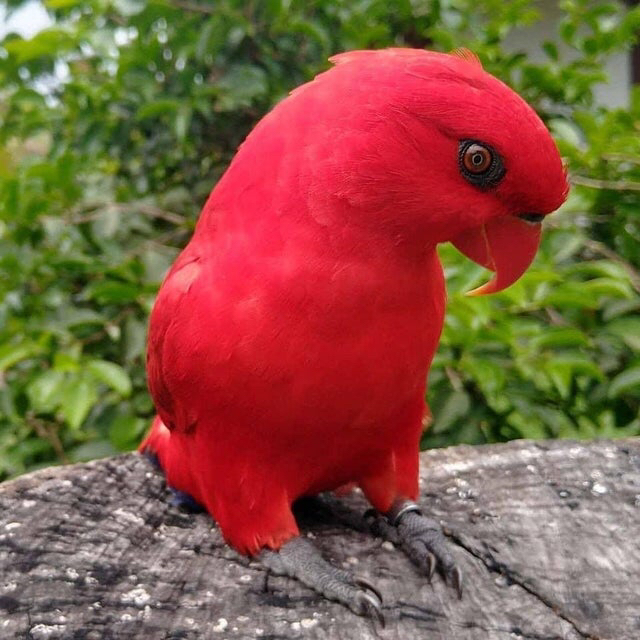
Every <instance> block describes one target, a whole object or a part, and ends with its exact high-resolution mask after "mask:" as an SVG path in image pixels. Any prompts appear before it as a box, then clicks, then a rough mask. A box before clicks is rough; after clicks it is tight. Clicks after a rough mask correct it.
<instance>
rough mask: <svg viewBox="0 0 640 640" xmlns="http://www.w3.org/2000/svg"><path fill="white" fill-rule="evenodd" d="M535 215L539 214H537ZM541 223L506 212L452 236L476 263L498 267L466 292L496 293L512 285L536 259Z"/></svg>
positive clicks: (477, 294) (459, 249) (462, 250)
mask: <svg viewBox="0 0 640 640" xmlns="http://www.w3.org/2000/svg"><path fill="white" fill-rule="evenodd" d="M529 215H530V216H531V214H529ZM532 217H533V218H534V219H537V218H538V216H535V215H534V216H532ZM540 218H541V216H540ZM541 227H542V225H541V224H540V222H539V221H536V222H529V221H527V220H525V219H522V218H520V217H518V216H503V217H500V218H496V219H495V220H492V221H491V222H487V223H486V224H484V225H482V226H481V227H476V228H474V229H470V230H468V231H465V232H463V233H461V234H460V235H458V236H456V237H455V238H453V239H452V240H451V242H452V243H453V245H454V246H455V247H456V249H458V251H461V252H462V253H463V254H464V255H465V256H467V258H470V259H471V260H473V261H474V262H476V263H477V264H479V265H482V266H483V267H486V268H487V269H491V271H495V276H494V277H493V278H492V279H491V280H490V281H489V282H487V283H486V284H483V285H482V286H480V287H478V288H477V289H473V291H469V292H468V293H467V295H468V296H479V295H484V294H485V293H497V292H498V291H502V290H503V289H506V288H507V287H508V286H510V285H512V284H513V283H514V282H515V281H516V280H517V279H518V278H519V277H520V276H521V275H522V274H523V273H524V272H525V271H526V270H527V267H528V266H529V265H530V264H531V262H532V261H533V258H534V257H535V255H536V251H537V250H538V245H539V244H540V230H541Z"/></svg>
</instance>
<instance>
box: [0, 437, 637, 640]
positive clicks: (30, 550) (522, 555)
mask: <svg viewBox="0 0 640 640" xmlns="http://www.w3.org/2000/svg"><path fill="white" fill-rule="evenodd" d="M421 486H422V492H423V493H422V505H423V506H424V510H425V512H426V513H429V514H431V515H433V516H434V517H436V518H437V519H439V520H440V521H441V522H442V523H443V525H444V526H445V530H446V532H447V534H448V536H449V537H450V540H451V544H452V548H453V552H454V554H455V556H456V560H457V562H458V563H459V565H460V567H461V568H462V570H463V573H464V596H463V598H462V600H458V599H457V597H456V596H455V593H454V591H453V589H451V588H450V587H447V586H446V585H445V584H444V583H443V581H442V579H441V578H440V577H439V576H436V577H434V579H433V583H432V584H431V585H430V584H429V583H428V582H427V580H426V579H425V578H424V577H423V576H421V575H419V573H418V572H417V570H416V569H415V568H414V567H413V565H411V564H410V562H409V561H408V559H407V558H406V557H405V556H404V555H403V554H402V553H401V552H400V551H398V550H396V549H394V548H393V546H392V545H391V544H390V543H388V542H385V543H382V542H381V541H380V540H378V539H376V538H374V537H372V536H370V535H368V534H365V533H363V532H361V531H357V530H355V529H353V528H351V527H349V526H346V525H345V524H344V522H343V520H344V518H343V515H340V513H339V512H336V511H329V510H328V509H326V508H324V507H322V506H320V505H318V503H313V502H311V503H308V504H307V505H306V506H305V507H304V508H303V509H302V511H301V512H300V514H299V517H300V521H301V524H302V530H303V532H304V533H306V534H307V535H309V536H312V537H313V538H314V539H315V542H316V543H317V544H318V546H319V547H320V548H321V549H322V551H323V553H324V554H325V556H326V557H327V558H328V559H330V560H331V561H333V562H334V563H336V564H337V565H344V566H345V567H349V568H351V569H353V570H354V571H355V572H357V573H358V574H360V575H362V576H363V577H365V578H366V579H368V580H369V581H371V582H372V583H373V584H375V585H376V586H377V587H378V589H379V590H380V591H381V592H382V594H383V596H384V600H385V608H384V612H385V616H386V618H387V627H386V629H384V630H381V629H380V628H378V627H376V626H375V625H374V624H373V623H372V622H370V621H368V620H366V619H363V618H359V617H357V616H355V615H354V614H353V613H351V612H350V611H349V610H347V609H345V608H344V607H342V606H341V605H338V604H335V603H332V602H328V601H326V600H323V599H322V598H320V597H319V596H317V595H316V594H315V593H314V592H312V591H310V590H309V589H307V588H306V587H304V586H303V585H301V584H299V583H297V582H296V581H293V580H290V579H288V578H282V577H275V576H270V577H268V579H267V575H266V573H265V571H264V570H263V569H262V568H261V567H260V565H258V564H257V563H254V562H250V561H249V560H248V559H246V558H243V557H241V556H239V555H238V554H237V553H235V552H234V551H233V550H231V549H230V548H229V547H228V546H227V545H225V543H224V541H223V540H222V537H221V535H220V532H219V531H218V529H217V528H216V526H215V524H214V523H213V522H212V520H211V519H210V517H209V516H208V515H207V514H205V513H199V514H193V513H186V512H185V511H183V510H181V508H179V507H175V506H172V504H171V503H170V501H169V498H168V493H167V490H166V487H165V483H164V479H163V476H162V474H161V473H160V472H159V471H157V470H156V469H155V468H154V467H153V466H152V464H151V463H150V462H149V461H148V460H147V459H146V458H143V457H141V456H138V455H137V454H127V455H123V456H119V457H116V458H110V459H105V460H98V461H95V462H90V463H88V464H78V465H73V466H67V467H57V468H50V469H45V470H43V471H39V472H36V473H32V474H29V475H26V476H23V477H21V478H18V479H16V480H13V481H11V482H6V483H4V484H2V485H0V570H1V573H0V638H2V639H3V640H5V639H6V640H10V639H14V638H16V639H17V638H20V639H25V638H28V639H34V640H40V639H46V640H57V639H65V640H66V639H69V640H71V639H73V640H85V639H86V640H92V639H96V640H109V639H111V638H113V639H130V638H141V639H142V638H144V639H145V640H148V639H156V638H161V639H167V640H168V639H172V640H177V639H179V638H180V639H185V640H187V639H188V640H191V639H196V638H197V639H201V638H202V639H206V640H209V639H216V638H229V639H236V638H263V639H266V638H269V639H272V640H275V639H277V638H281V639H285V638H287V639H288V638H322V639H330V640H339V639H344V640H347V639H356V638H357V639H358V640H360V639H367V638H382V639H386V638H389V639H391V638H398V639H402V640H410V639H413V638H429V639H430V640H467V639H468V640H507V639H509V640H511V639H513V640H553V639H558V640H560V639H562V640H580V639H586V638H592V639H598V640H637V639H638V638H640V544H639V542H638V532H639V525H640V439H631V440H619V441H598V442H588V443H575V442H569V441H555V442H528V441H519V442H512V443H509V444H505V445H491V446H483V447H468V446H460V447H452V448H449V449H442V450H434V451H429V452H426V453H424V454H423V455H422V467H421ZM341 502H342V503H344V504H346V505H347V506H349V507H350V508H352V509H353V510H356V511H358V512H362V511H364V509H366V506H367V505H366V504H365V502H364V500H363V498H362V497H361V496H360V495H359V494H358V493H354V494H352V495H350V496H348V497H346V498H344V499H341Z"/></svg>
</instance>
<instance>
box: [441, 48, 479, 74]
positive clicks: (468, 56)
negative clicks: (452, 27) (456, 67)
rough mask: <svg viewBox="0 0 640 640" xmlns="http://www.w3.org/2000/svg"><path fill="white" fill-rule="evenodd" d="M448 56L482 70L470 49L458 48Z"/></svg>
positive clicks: (476, 57)
mask: <svg viewBox="0 0 640 640" xmlns="http://www.w3.org/2000/svg"><path fill="white" fill-rule="evenodd" d="M449 55H452V56H455V57H456V58H462V60H464V61H465V62H468V63H469V64H471V65H473V66H474V67H476V68H477V69H482V68H483V67H482V62H480V58H478V56H477V55H476V54H475V53H473V51H471V50H470V49H466V48H465V47H458V48H457V49H454V50H453V51H451V52H450V53H449Z"/></svg>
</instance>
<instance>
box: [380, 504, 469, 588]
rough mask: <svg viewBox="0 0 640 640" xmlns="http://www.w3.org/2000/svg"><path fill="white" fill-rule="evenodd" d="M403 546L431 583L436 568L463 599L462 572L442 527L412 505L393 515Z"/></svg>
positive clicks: (407, 505) (401, 507) (401, 505)
mask: <svg viewBox="0 0 640 640" xmlns="http://www.w3.org/2000/svg"><path fill="white" fill-rule="evenodd" d="M392 516H393V518H394V520H393V521H394V522H395V528H396V529H397V532H398V537H399V540H400V545H401V547H402V549H403V550H404V551H405V553H406V554H407V555H408V556H409V558H410V559H411V561H412V562H413V563H414V564H415V565H417V566H418V567H419V568H420V569H421V570H422V571H423V572H424V573H425V575H426V576H427V579H428V580H429V582H431V579H432V578H433V574H434V573H435V571H436V569H438V570H439V571H440V573H441V574H442V575H443V576H444V578H445V580H446V582H447V584H449V585H450V586H452V587H453V588H454V589H455V591H456V594H457V595H458V598H462V571H461V569H460V568H459V567H457V566H456V564H455V562H454V559H453V556H452V555H451V553H450V552H449V549H448V543H447V541H446V539H445V536H444V533H443V531H442V528H441V527H440V525H439V524H438V523H437V522H436V521H435V520H433V519H431V518H427V517H426V516H423V515H422V513H420V511H419V509H418V507H417V505H414V504H413V503H408V504H400V505H399V506H398V505H396V506H395V510H394V512H393V513H392Z"/></svg>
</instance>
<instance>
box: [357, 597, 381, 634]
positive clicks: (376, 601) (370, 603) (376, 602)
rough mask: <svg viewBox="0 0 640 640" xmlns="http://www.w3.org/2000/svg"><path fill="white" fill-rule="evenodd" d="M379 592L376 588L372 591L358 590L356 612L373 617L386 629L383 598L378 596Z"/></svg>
mask: <svg viewBox="0 0 640 640" xmlns="http://www.w3.org/2000/svg"><path fill="white" fill-rule="evenodd" d="M377 593H378V592H377V590H376V589H372V591H371V592H368V591H358V595H357V596H356V598H355V604H356V606H355V608H354V613H357V614H358V615H360V616H365V617H367V618H372V619H373V620H375V621H377V622H378V624H379V625H380V626H381V627H382V628H383V629H384V628H385V626H386V624H387V622H386V620H385V617H384V613H382V600H381V599H380V598H379V597H378V595H377Z"/></svg>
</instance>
